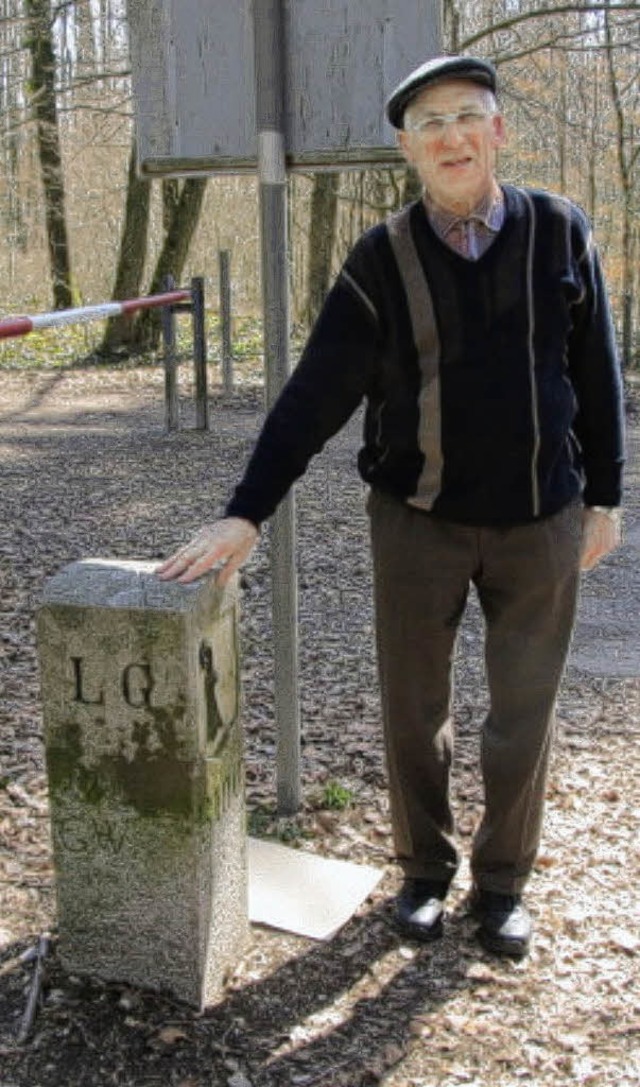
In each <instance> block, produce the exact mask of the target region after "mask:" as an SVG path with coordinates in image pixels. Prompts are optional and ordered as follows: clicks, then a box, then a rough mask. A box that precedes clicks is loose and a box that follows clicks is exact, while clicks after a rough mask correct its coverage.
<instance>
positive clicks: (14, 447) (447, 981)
mask: <svg viewBox="0 0 640 1087" xmlns="http://www.w3.org/2000/svg"><path fill="white" fill-rule="evenodd" d="M182 391H183V394H184V395H183V402H182V427H181V429H180V430H179V431H178V432H174V433H171V434H167V433H166V432H165V431H164V426H163V404H162V395H163V393H162V377H161V374H160V372H159V370H157V369H155V370H154V369H152V368H140V369H136V370H115V369H114V370H108V369H99V370H95V369H94V370H70V371H67V372H59V371H58V372H40V373H22V374H20V373H17V372H6V371H5V372H3V373H2V381H1V382H0V443H1V447H2V448H1V461H0V465H1V468H0V470H1V482H2V487H1V491H0V503H1V513H2V516H1V517H0V564H1V565H0V570H1V579H2V581H1V594H0V608H1V609H2V623H1V627H0V639H1V640H0V655H1V658H0V659H1V660H2V703H1V705H0V715H1V720H0V1087H59V1085H62V1084H64V1085H70V1087H98V1085H100V1087H102V1085H105V1087H106V1085H111V1084H116V1085H118V1087H156V1085H157V1087H160V1085H162V1087H280V1085H292V1087H367V1085H373V1084H378V1083H384V1084H387V1085H388V1087H412V1085H413V1087H436V1085H439V1087H456V1085H458V1084H460V1085H472V1087H515V1085H517V1084H522V1083H531V1084H535V1085H536V1087H548V1085H552V1084H553V1085H559V1084H573V1083H578V1084H589V1085H593V1087H608V1085H611V1087H613V1085H615V1087H631V1085H637V1084H640V984H639V969H638V968H639V963H640V923H639V922H640V900H639V898H638V893H637V888H638V880H639V876H640V853H639V847H638V828H639V822H640V818H639V816H640V772H639V769H638V756H637V748H638V742H639V740H640V678H639V677H640V662H639V655H638V644H639V642H638V636H639V635H640V607H639V604H640V593H639V589H640V561H639V559H640V497H639V495H640V490H639V489H638V482H639V481H640V425H639V423H640V421H639V419H638V416H637V414H635V415H631V416H630V420H629V421H630V442H629V445H630V458H631V467H630V471H629V475H628V491H627V495H628V497H627V501H626V506H627V520H626V526H627V527H626V542H625V545H624V547H623V549H622V550H621V551H620V552H619V553H618V554H617V555H615V556H614V557H611V558H610V559H609V560H608V561H607V562H606V563H604V564H603V565H602V566H601V567H600V568H599V569H598V570H597V571H595V572H594V573H593V574H591V575H589V576H588V577H585V579H584V591H583V601H582V609H581V618H580V622H579V624H578V628H577V631H576V637H575V645H574V652H573V655H572V658H571V662H570V666H569V669H568V672H567V676H566V681H565V684H564V688H563V693H562V697H561V700H560V704H559V713H558V716H559V722H558V733H557V742H556V748H555V756H554V762H553V771H552V775H551V780H550V787H549V798H548V809H547V820H546V827H545V835H544V841H543V846H542V851H541V854H540V857H539V860H538V863H537V866H536V872H535V878H534V879H533V880H532V882H531V885H530V891H529V895H528V903H529V905H530V908H531V910H532V913H533V915H534V918H535V924H536V933H535V942H534V945H533V950H532V953H531V956H530V957H529V958H528V959H527V960H525V961H523V962H521V963H512V962H502V961H498V960H495V959H492V958H491V957H490V956H489V955H487V954H486V953H485V952H483V951H482V950H481V949H480V948H479V946H478V944H477V942H476V940H475V935H474V926H473V924H472V922H471V921H470V919H469V918H468V916H467V915H466V912H465V894H466V891H467V888H468V868H467V866H466V864H465V865H463V867H462V869H461V871H460V873H459V876H458V878H457V880H456V885H455V891H454V894H453V895H452V899H451V908H450V912H449V916H448V918H447V925H446V933H445V937H444V938H443V940H441V941H439V942H438V943H436V944H434V945H430V946H427V947H423V948H420V947H418V946H415V945H413V944H410V943H408V942H404V941H403V940H401V939H400V938H399V937H398V935H397V934H396V932H395V930H394V927H393V923H392V909H391V897H392V895H393V894H394V892H395V891H396V889H397V887H398V882H399V880H398V873H397V870H396V868H395V867H394V864H393V858H392V845H391V839H390V827H389V817H388V807H387V798H386V791H385V772H384V763H383V755H382V743H381V735H380V723H379V713H378V698H377V687H376V677H375V664H374V655H373V633H372V629H373V628H372V611H371V591H370V580H371V573H370V566H369V558H368V550H367V545H366V533H367V526H366V520H365V515H364V512H363V497H364V488H363V486H362V484H361V483H360V481H359V479H358V477H357V474H356V472H355V469H354V466H353V461H354V451H355V449H356V448H357V445H358V438H359V420H357V419H356V420H354V421H353V423H352V424H350V426H349V427H348V428H346V430H345V431H344V432H343V434H341V435H340V436H339V437H338V438H337V439H336V440H334V442H332V443H331V444H330V446H329V448H328V449H327V450H326V451H325V452H324V453H323V454H322V456H321V457H320V458H318V460H317V462H316V463H314V465H313V466H312V467H311V469H310V471H309V473H308V475H307V478H306V480H305V482H304V483H303V484H301V485H300V486H299V487H298V489H297V502H298V513H299V558H298V572H299V582H300V631H301V691H302V694H301V703H302V722H303V785H304V794H305V805H304V810H303V811H302V812H301V814H300V816H299V817H297V818H295V819H290V820H275V819H274V818H272V817H270V815H269V812H270V810H272V808H273V800H274V795H275V784H274V747H275V737H274V722H273V710H272V688H273V676H272V665H271V655H270V645H271V630H270V618H269V593H270V579H269V569H268V532H267V533H266V536H267V540H266V541H265V542H263V544H262V545H261V547H260V548H259V550H258V551H257V552H256V554H255V555H254V557H253V558H252V560H251V562H250V563H249V565H248V567H247V569H246V573H245V574H244V576H243V587H244V593H243V596H244V611H243V627H242V641H243V649H244V664H243V683H244V703H245V728H246V742H247V759H246V769H247V802H248V807H249V809H250V811H251V812H252V826H253V827H254V828H255V827H256V826H260V828H261V829H262V830H263V831H265V830H266V831H270V832H272V833H277V834H278V835H279V836H280V837H281V838H284V839H286V840H289V841H291V842H292V843H293V844H300V845H301V846H302V847H303V848H305V849H309V850H312V851H315V852H318V853H322V854H325V855H327V856H331V857H338V858H340V857H343V858H345V857H346V858H349V859H351V860H354V861H362V862H364V863H368V864H374V865H378V866H380V867H381V868H383V869H384V877H383V879H382V881H381V883H380V884H379V886H378V888H377V889H376V891H375V892H374V894H373V895H372V896H371V898H370V899H369V900H368V901H367V902H366V903H365V904H364V905H363V907H362V908H361V909H360V910H359V911H358V913H357V914H356V916H355V917H354V918H353V919H352V920H351V921H350V922H349V924H347V925H346V927H345V928H344V929H342V930H341V931H340V932H339V933H338V935H337V936H336V937H335V938H333V939H332V940H330V941H328V942H325V943H314V942H312V941H309V940H306V939H303V938H300V937H295V936H291V935H288V934H285V933H279V932H275V931H271V930H267V929H263V928H258V927H256V928H255V929H254V930H253V937H252V943H251V946H250V948H249V951H248V952H247V954H246V955H245V957H244V958H243V959H242V960H241V961H240V962H238V964H237V969H236V971H235V972H234V974H233V976H232V977H230V978H229V981H228V984H227V987H226V990H225V992H224V994H223V996H222V998H221V999H220V1001H219V1003H218V1004H216V1005H215V1006H214V1007H212V1008H210V1009H208V1010H207V1011H206V1013H205V1014H203V1015H200V1014H197V1013H195V1012H194V1011H192V1010H190V1009H188V1008H185V1007H184V1006H179V1005H176V1004H174V1003H172V1002H171V1001H170V1000H168V999H166V998H165V997H161V996H157V995H154V994H152V993H148V992H140V991H136V990H132V989H131V988H129V987H127V986H125V985H117V984H103V983H100V982H99V981H96V980H91V979H82V978H77V977H71V976H68V975H66V974H65V973H64V971H63V970H62V969H61V967H60V964H59V962H58V961H57V958H56V953H55V951H56V929H55V925H56V920H55V898H54V882H53V871H52V866H51V854H50V840H49V828H48V809H47V783H46V777H45V774H44V769H43V748H42V740H41V718H40V707H39V701H38V699H39V693H38V675H37V660H36V652H35V638H34V617H35V613H36V610H37V606H38V600H39V594H40V591H41V588H42V585H43V582H44V579H45V578H46V577H47V576H49V575H51V574H52V573H54V572H55V571H56V570H58V569H59V568H60V567H61V566H62V565H64V564H66V563H67V562H69V561H72V560H74V559H77V558H82V557H88V556H101V557H107V556H108V557H113V556H119V557H126V558H134V557H137V558H156V557H159V556H162V555H165V554H166V553H168V552H169V551H170V550H171V549H173V548H174V546H175V545H176V544H177V543H178V542H180V541H182V540H183V539H184V538H186V537H187V536H188V535H189V534H190V533H191V532H192V531H193V530H194V529H195V528H197V527H198V526H199V525H200V524H201V523H202V522H203V521H204V520H207V519H209V518H211V517H212V516H213V515H214V514H215V512H216V511H217V510H218V509H219V507H220V504H221V502H222V501H223V499H224V497H225V495H226V494H227V493H228V490H229V488H230V486H231V485H232V482H233V480H234V479H235V478H236V477H237V475H238V472H239V470H240V467H241V465H242V463H243V461H244V459H245V457H246V455H247V452H248V450H249V448H250V446H251V442H252V438H253V436H254V434H255V431H256V427H257V425H258V423H259V420H260V418H261V415H262V406H261V404H262V401H261V393H260V391H259V390H258V389H257V388H256V387H254V386H250V385H248V384H247V385H245V386H239V387H238V390H237V392H236V393H235V394H234V396H233V397H232V398H230V399H228V400H227V401H224V400H223V398H222V396H221V394H220V391H219V389H217V388H214V390H213V395H212V402H211V427H210V430H209V432H207V433H201V432H197V431H195V430H194V429H193V428H192V427H193V408H192V404H191V399H190V395H189V393H190V389H189V386H188V382H187V380H186V376H185V380H184V386H183V390H182ZM456 680H457V683H456V703H455V712H456V720H457V725H458V740H457V752H456V765H455V805H456V811H457V813H458V817H459V818H458V831H459V836H460V841H461V845H462V848H463V849H464V848H465V846H468V843H469V840H470V837H471V834H472V833H473V830H474V827H475V826H476V824H477V820H478V817H479V814H480V812H481V808H482V798H481V793H480V789H479V785H478V772H477V768H478V731H479V725H480V722H481V720H482V717H483V713H484V712H485V707H486V691H485V687H484V680H483V667H482V643H481V624H480V619H479V613H478V608H477V605H476V603H475V602H474V601H473V600H472V601H471V604H470V608H469V612H468V615H467V617H466V618H465V621H464V624H463V627H462V630H461V634H460V639H459V649H458V657H457V670H456ZM333 782H339V783H340V784H341V785H342V786H344V787H345V788H346V789H348V790H349V791H350V794H351V796H352V798H353V802H352V804H351V805H350V806H349V807H347V808H346V809H345V810H343V811H335V810H331V809H330V808H327V807H326V806H324V807H323V804H326V799H327V796H328V795H329V793H330V792H331V790H327V788H326V787H327V784H330V783H333ZM323 798H324V799H323ZM46 932H50V933H51V934H52V944H51V953H50V954H49V956H48V958H47V959H46V962H45V973H44V985H43V989H42V997H41V1001H40V1004H39V1006H38V1009H37V1015H36V1017H35V1021H34V1025H33V1029H32V1030H31V1032H30V1033H29V1035H28V1037H26V1038H25V1039H24V1040H22V1041H19V1040H18V1039H19V1037H20V1033H21V1025H22V1024H23V1017H24V1015H25V1009H26V1007H27V1004H28V999H29V993H30V990H31V985H32V978H33V974H34V970H35V966H34V963H33V962H18V961H17V959H18V957H19V956H20V955H21V954H22V953H23V952H25V951H28V950H29V949H30V948H33V947H34V946H35V945H36V944H37V942H38V938H39V936H40V935H41V934H43V933H46Z"/></svg>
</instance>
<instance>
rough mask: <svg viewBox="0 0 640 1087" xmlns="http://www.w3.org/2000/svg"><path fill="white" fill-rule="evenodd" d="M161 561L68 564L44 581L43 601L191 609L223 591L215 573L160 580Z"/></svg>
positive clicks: (89, 560)
mask: <svg viewBox="0 0 640 1087" xmlns="http://www.w3.org/2000/svg"><path fill="white" fill-rule="evenodd" d="M159 565H160V564H159V562H143V561H138V560H131V559H81V560H80V561H78V562H72V563H70V564H69V565H68V566H64V567H63V568H62V570H60V571H59V572H58V573H57V574H55V575H54V576H53V577H51V578H49V579H48V580H47V582H46V583H45V585H44V588H43V593H42V604H43V605H44V606H45V607H46V606H48V605H52V604H64V605H66V606H69V605H71V606H73V605H77V606H78V607H102V608H144V609H157V610H158V611H171V612H190V611H193V610H194V609H195V608H196V607H197V606H198V605H199V604H200V603H201V602H202V598H203V596H206V597H210V596H214V595H216V596H217V595H218V594H220V593H221V590H220V589H217V588H216V584H215V579H214V578H213V576H211V575H210V576H208V577H204V578H201V579H200V580H199V581H195V582H192V583H191V584H190V585H178V583H177V582H175V581H160V579H159V578H157V577H156V574H155V571H156V570H157V568H158V566H159Z"/></svg>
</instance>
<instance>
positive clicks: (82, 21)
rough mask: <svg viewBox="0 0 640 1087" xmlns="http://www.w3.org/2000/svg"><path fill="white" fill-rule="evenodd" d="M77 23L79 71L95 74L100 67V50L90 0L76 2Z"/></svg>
mask: <svg viewBox="0 0 640 1087" xmlns="http://www.w3.org/2000/svg"><path fill="white" fill-rule="evenodd" d="M75 22H76V49H77V53H78V70H79V71H80V72H83V73H84V72H94V71H96V70H97V67H98V49H97V45H96V36H95V28H94V24H93V13H92V11H91V4H90V2H89V0H75Z"/></svg>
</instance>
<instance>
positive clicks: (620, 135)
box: [604, 8, 638, 367]
mask: <svg viewBox="0 0 640 1087" xmlns="http://www.w3.org/2000/svg"><path fill="white" fill-rule="evenodd" d="M604 24H605V34H606V41H607V50H606V57H607V68H608V73H609V89H610V91H611V98H612V101H613V107H614V113H615V118H616V127H617V133H616V135H617V143H616V150H617V155H618V168H619V173H620V183H621V186H622V365H623V366H624V367H629V366H631V360H632V353H633V280H634V270H633V205H634V191H633V173H634V169H633V168H634V164H635V163H636V161H637V154H638V149H637V147H636V145H635V143H634V140H633V129H631V132H629V131H628V126H627V124H626V121H625V115H624V106H623V100H622V94H621V90H620V83H619V80H618V75H617V73H616V65H615V55H614V45H615V43H614V37H613V31H612V26H611V15H610V11H609V10H608V8H607V9H606V10H605V13H604Z"/></svg>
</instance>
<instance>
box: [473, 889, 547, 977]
mask: <svg viewBox="0 0 640 1087" xmlns="http://www.w3.org/2000/svg"><path fill="white" fill-rule="evenodd" d="M469 908H470V910H471V913H473V914H474V916H475V917H477V918H478V920H479V921H480V928H479V929H478V939H479V940H480V943H481V944H482V945H483V947H485V948H486V949H487V951H491V952H492V953H493V954H494V955H504V956H507V957H508V958H511V959H522V958H524V956H525V955H526V954H527V953H528V951H529V944H530V943H531V931H532V928H533V925H532V922H531V915H530V913H529V911H528V909H527V907H526V906H525V905H524V904H523V902H522V896H521V895H519V894H500V893H499V892H497V891H483V890H482V888H480V887H475V888H474V889H473V891H472V892H471V897H470V900H469Z"/></svg>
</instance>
